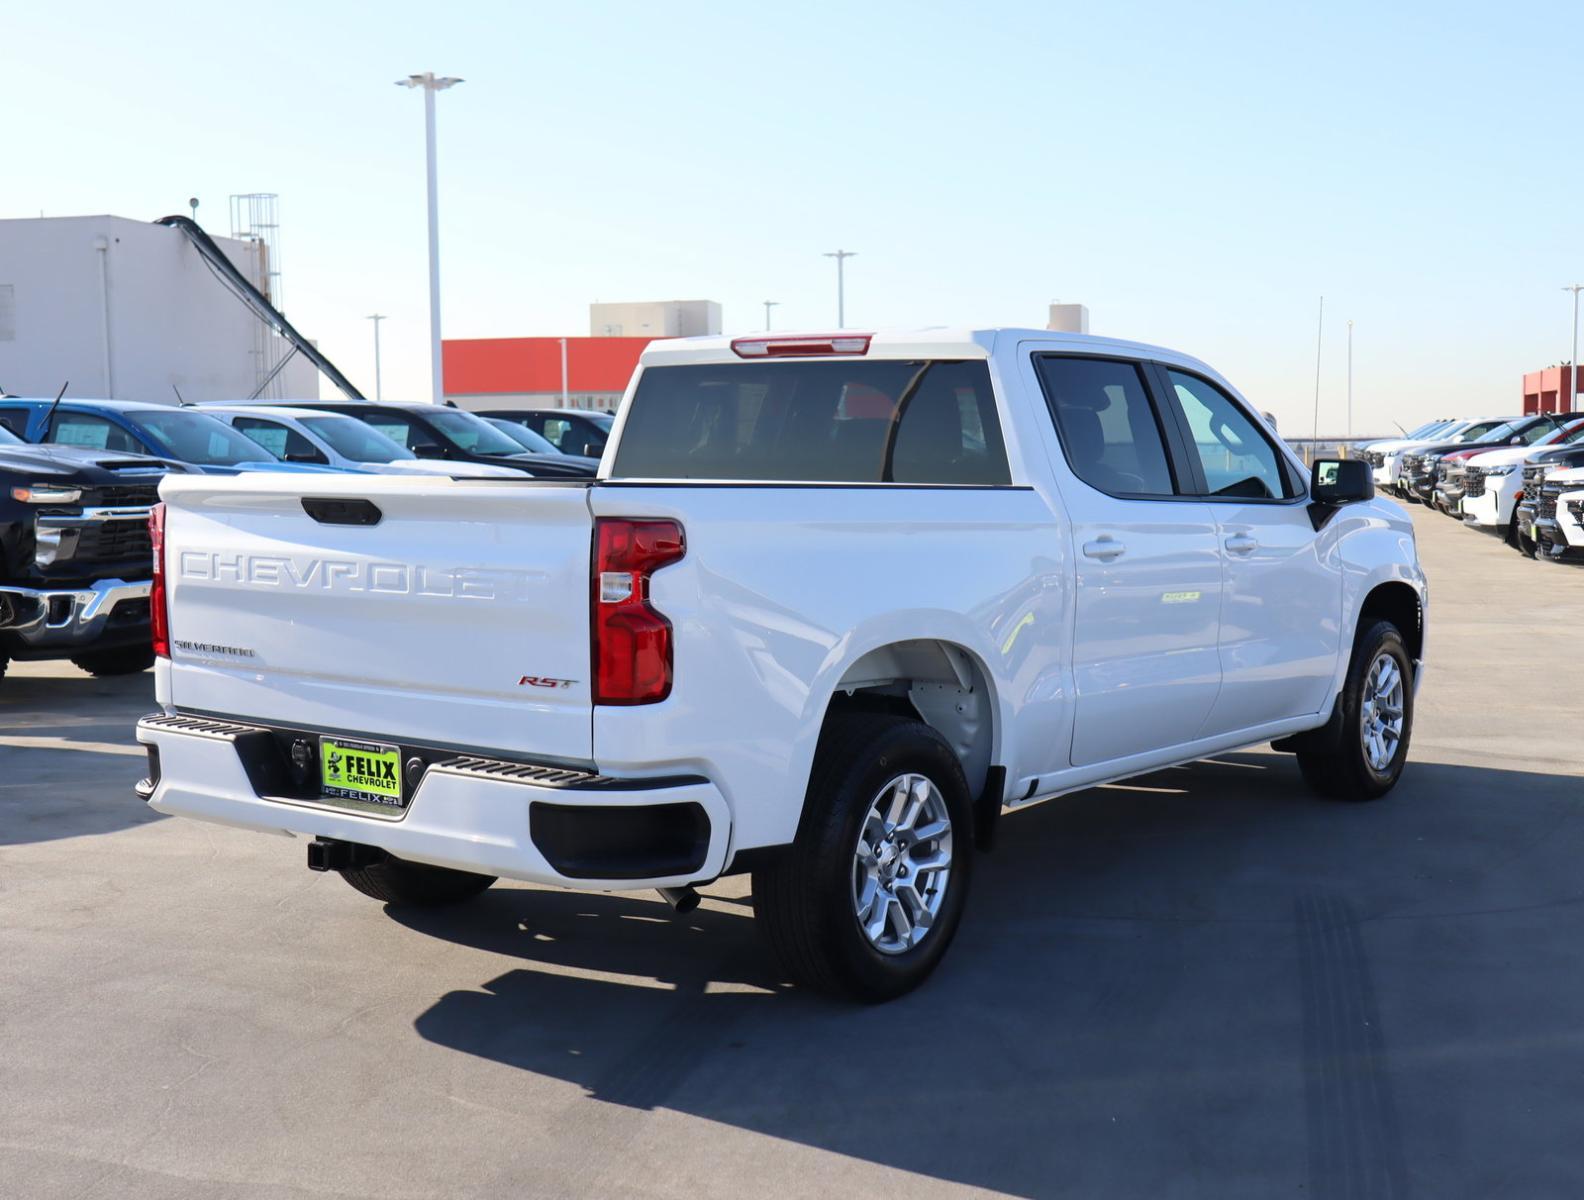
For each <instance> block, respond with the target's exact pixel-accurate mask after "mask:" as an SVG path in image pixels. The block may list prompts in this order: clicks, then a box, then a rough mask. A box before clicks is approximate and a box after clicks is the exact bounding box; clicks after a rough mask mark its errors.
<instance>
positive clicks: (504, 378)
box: [441, 337, 652, 396]
mask: <svg viewBox="0 0 1584 1200" xmlns="http://www.w3.org/2000/svg"><path fill="white" fill-rule="evenodd" d="M651 340H652V339H650V338H641V337H569V338H567V339H566V343H567V391H568V392H574V393H579V392H621V391H624V390H625V389H626V387H627V380H628V379H629V378H631V376H632V373H633V368H634V367H636V366H637V365H638V356H639V355H640V354H642V353H643V349H644V347H645V346H647V345H648V344H649V343H650V341H651ZM441 370H442V379H443V380H444V388H445V394H446V395H448V396H480V395H490V394H493V393H506V392H544V393H550V392H559V391H560V390H561V339H560V338H553V337H532V338H447V339H446V340H445V341H444V342H443V343H442V344H441Z"/></svg>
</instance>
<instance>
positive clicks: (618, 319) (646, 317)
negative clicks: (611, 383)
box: [589, 300, 721, 338]
mask: <svg viewBox="0 0 1584 1200" xmlns="http://www.w3.org/2000/svg"><path fill="white" fill-rule="evenodd" d="M720 331H721V306H720V305H719V304H717V303H715V301H713V300H648V301H643V302H640V303H637V304H591V305H589V334H590V335H591V336H593V337H629V338H635V337H641V338H661V337H701V336H708V335H710V334H715V333H719V332H720Z"/></svg>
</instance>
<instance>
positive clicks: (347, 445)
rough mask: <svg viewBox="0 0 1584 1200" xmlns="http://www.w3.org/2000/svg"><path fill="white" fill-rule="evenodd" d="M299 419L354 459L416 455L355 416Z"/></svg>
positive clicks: (376, 460) (381, 459)
mask: <svg viewBox="0 0 1584 1200" xmlns="http://www.w3.org/2000/svg"><path fill="white" fill-rule="evenodd" d="M298 420H300V421H301V422H302V423H303V425H304V426H305V427H306V428H307V429H308V431H309V432H310V433H312V434H313V435H314V436H315V437H317V438H319V439H321V440H322V441H324V442H325V443H327V444H328V445H329V446H330V448H331V449H332V450H334V451H335V452H336V453H337V454H339V455H341V456H342V457H343V458H349V459H351V460H352V461H353V462H363V463H388V462H396V461H397V460H399V459H408V458H415V457H417V456H416V455H415V454H413V452H412V451H411V450H408V449H407V448H406V447H405V446H403V445H402V444H401V441H400V439H397V440H395V441H393V440H391V438H389V437H387V436H386V435H385V434H383V433H381V432H380V431H379V430H378V429H376V428H374V426H372V425H368V424H364V423H363V422H362V421H359V420H357V419H356V418H355V417H343V416H339V415H337V416H323V417H299V418H298Z"/></svg>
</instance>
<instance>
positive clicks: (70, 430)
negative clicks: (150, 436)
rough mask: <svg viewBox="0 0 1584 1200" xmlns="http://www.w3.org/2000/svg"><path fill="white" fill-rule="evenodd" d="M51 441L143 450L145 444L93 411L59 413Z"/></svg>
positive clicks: (91, 447) (74, 444) (108, 448)
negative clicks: (95, 414)
mask: <svg viewBox="0 0 1584 1200" xmlns="http://www.w3.org/2000/svg"><path fill="white" fill-rule="evenodd" d="M49 440H50V441H52V442H55V443H57V444H59V445H62V446H86V447H87V448H89V449H90V450H114V451H118V452H122V453H131V454H141V453H143V447H142V445H141V444H140V443H139V442H138V440H137V439H136V438H135V437H133V436H132V435H131V434H130V433H128V432H127V431H126V430H125V429H122V428H121V426H119V425H117V424H115V422H113V421H107V420H105V419H104V418H103V417H96V416H94V415H93V414H92V413H76V412H63V413H59V414H57V415H56V417H55V422H54V425H53V426H52V427H51V428H50V435H49Z"/></svg>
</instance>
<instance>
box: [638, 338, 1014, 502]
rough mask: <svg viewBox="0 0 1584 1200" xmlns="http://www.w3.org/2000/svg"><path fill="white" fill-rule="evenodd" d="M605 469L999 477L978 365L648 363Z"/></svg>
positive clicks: (934, 479) (924, 479)
mask: <svg viewBox="0 0 1584 1200" xmlns="http://www.w3.org/2000/svg"><path fill="white" fill-rule="evenodd" d="M612 474H613V475H614V476H616V477H618V478H628V479H733V480H750V481H760V480H764V481H783V480H785V481H807V482H817V483H955V484H1005V483H1007V482H1009V481H1010V478H1011V476H1010V474H1009V472H1008V469H1007V460H1006V447H1005V446H1004V445H1003V443H1002V440H1001V424H1000V421H999V419H998V418H997V416H996V408H995V399H994V397H993V396H992V394H991V390H990V372H989V369H988V368H987V367H986V365H985V364H984V363H983V362H953V361H945V360H930V361H919V360H915V361H901V360H891V361H886V360H878V359H871V360H862V361H853V362H829V361H823V362H786V361H783V362H770V363H741V364H738V363H724V364H716V365H710V366H680V367H650V368H648V369H647V370H645V371H644V373H643V376H642V378H641V379H640V380H639V382H638V390H637V392H636V393H635V394H634V396H633V400H632V408H631V411H629V412H628V414H627V424H626V428H625V431H624V432H623V434H622V439H621V445H620V446H619V447H618V448H617V452H616V461H615V463H614V464H613V468H612Z"/></svg>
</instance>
